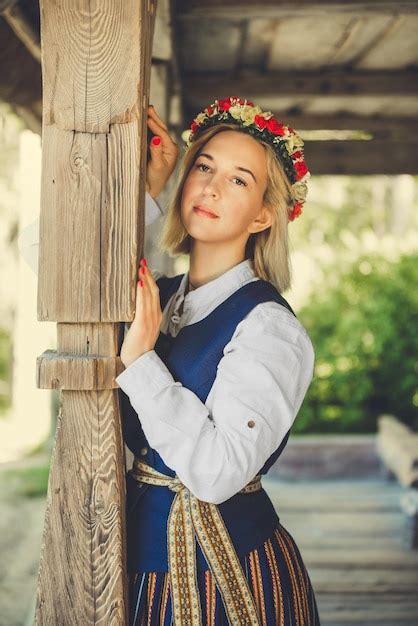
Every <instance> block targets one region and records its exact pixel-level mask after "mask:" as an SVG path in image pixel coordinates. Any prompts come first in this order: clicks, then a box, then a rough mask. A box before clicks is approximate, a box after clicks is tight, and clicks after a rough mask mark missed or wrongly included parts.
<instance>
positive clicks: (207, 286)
mask: <svg viewBox="0 0 418 626" xmlns="http://www.w3.org/2000/svg"><path fill="white" fill-rule="evenodd" d="M256 277H257V276H256V274H255V272H254V269H253V265H252V260H251V259H244V261H241V262H240V263H237V264H236V265H234V266H233V267H231V268H230V269H229V270H227V271H226V272H224V273H223V274H221V275H220V276H218V277H217V278H214V279H213V280H210V281H208V282H207V283H204V284H203V285H200V286H199V287H196V288H195V289H193V290H192V291H189V292H188V293H187V294H186V295H184V294H185V290H186V287H187V284H188V280H189V272H186V273H185V274H184V275H183V278H182V279H181V282H180V285H179V287H178V289H177V292H176V296H175V300H176V305H175V309H178V308H179V307H180V305H181V302H182V301H183V299H184V305H183V307H184V308H183V313H184V314H186V315H187V312H188V311H195V310H196V309H200V308H206V307H209V306H210V305H212V304H213V302H214V301H223V300H224V299H225V298H227V297H228V295H229V294H230V293H233V292H234V291H236V290H237V289H239V288H240V287H241V286H242V285H243V284H245V282H246V281H248V280H251V279H253V278H256Z"/></svg>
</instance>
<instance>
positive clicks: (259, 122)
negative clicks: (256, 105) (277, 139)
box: [254, 115, 267, 128]
mask: <svg viewBox="0 0 418 626" xmlns="http://www.w3.org/2000/svg"><path fill="white" fill-rule="evenodd" d="M254 122H255V123H256V124H257V126H258V127H259V128H265V127H266V126H267V120H266V119H265V117H263V116H262V115H256V116H255V117H254Z"/></svg>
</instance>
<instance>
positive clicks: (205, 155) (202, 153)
mask: <svg viewBox="0 0 418 626" xmlns="http://www.w3.org/2000/svg"><path fill="white" fill-rule="evenodd" d="M200 156H204V157H206V158H207V159H209V160H210V161H214V158H213V156H212V155H211V154H208V153H207V152H200V153H199V154H198V155H197V157H196V158H198V157H200ZM235 167H236V169H237V170H241V171H242V172H247V173H248V174H251V176H252V177H253V178H254V182H255V183H257V180H256V177H255V176H254V174H253V173H252V171H251V170H247V169H246V168H245V167H239V166H238V165H236V166H235Z"/></svg>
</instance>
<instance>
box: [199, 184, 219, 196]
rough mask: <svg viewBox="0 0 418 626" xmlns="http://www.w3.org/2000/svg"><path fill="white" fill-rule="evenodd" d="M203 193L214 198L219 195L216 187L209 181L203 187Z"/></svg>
mask: <svg viewBox="0 0 418 626" xmlns="http://www.w3.org/2000/svg"><path fill="white" fill-rule="evenodd" d="M203 192H204V193H205V194H207V195H211V196H216V195H217V194H218V193H219V190H218V185H217V184H216V183H214V182H213V180H211V181H210V182H207V183H206V185H204V186H203Z"/></svg>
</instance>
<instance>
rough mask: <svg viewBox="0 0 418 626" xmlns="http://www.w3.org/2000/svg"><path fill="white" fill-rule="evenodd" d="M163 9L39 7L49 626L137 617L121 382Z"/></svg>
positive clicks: (43, 596)
mask: <svg viewBox="0 0 418 626" xmlns="http://www.w3.org/2000/svg"><path fill="white" fill-rule="evenodd" d="M155 9H156V0H148V1H147V2H136V1H135V0H129V1H125V0H123V1H122V0H119V1H118V2H112V1H111V0H106V1H104V2H102V3H101V4H100V11H98V10H97V7H96V5H94V4H93V5H90V3H83V2H82V3H78V4H77V6H75V5H74V3H72V2H71V0H63V1H61V2H59V3H56V2H55V1H54V0H43V1H42V3H41V17H42V20H41V23H42V37H41V40H42V64H43V68H42V69H43V72H42V74H43V78H44V110H43V137H42V138H43V163H42V165H43V169H42V189H41V215H40V251H39V270H40V271H39V283H38V319H40V320H48V321H58V322H59V325H58V341H57V351H56V352H52V353H50V354H49V356H48V359H47V360H48V367H47V368H45V369H46V370H47V371H46V372H41V371H39V369H38V371H37V380H38V382H39V384H41V385H42V384H43V383H45V384H46V386H55V387H56V388H59V389H60V390H61V392H60V411H59V417H58V423H57V429H56V435H55V442H54V450H53V455H52V460H51V469H50V474H49V484H48V498H47V509H46V514H45V524H44V534H43V542H42V551H41V559H40V564H39V574H38V589H37V598H36V609H35V611H36V618H35V622H36V624H38V625H39V626H43V625H48V626H49V625H50V624H60V626H61V625H62V626H67V625H70V624H71V625H72V624H99V623H100V624H121V625H123V624H127V623H128V608H129V607H128V589H127V571H126V537H125V532H126V520H125V497H126V494H125V488H126V483H125V451H124V443H123V437H122V428H121V420H120V415H119V410H120V404H119V397H118V396H119V393H118V390H117V389H116V388H115V381H114V380H111V378H112V376H113V375H116V372H117V371H118V370H117V368H118V361H120V359H118V357H117V353H118V351H119V342H120V325H121V323H123V322H125V321H131V320H132V319H133V317H134V313H135V298H136V286H135V285H136V281H135V276H136V272H137V268H138V264H139V258H140V257H141V256H142V248H143V243H144V232H143V231H144V200H145V166H146V128H147V116H146V111H147V106H148V94H149V80H150V65H151V45H152V34H153V29H154V20H155ZM44 356H45V355H44ZM72 356H73V357H74V358H72ZM112 362H113V365H112ZM42 365H46V360H45V358H41V359H38V367H39V368H41V367H42ZM66 368H67V369H68V371H65V370H66ZM43 374H45V376H43ZM80 379H82V380H80ZM78 381H80V382H79V384H78ZM61 382H62V385H61ZM65 386H67V387H69V389H68V390H66V389H63V387H65ZM85 387H87V389H85Z"/></svg>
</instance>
